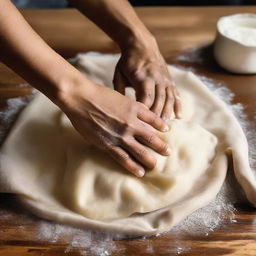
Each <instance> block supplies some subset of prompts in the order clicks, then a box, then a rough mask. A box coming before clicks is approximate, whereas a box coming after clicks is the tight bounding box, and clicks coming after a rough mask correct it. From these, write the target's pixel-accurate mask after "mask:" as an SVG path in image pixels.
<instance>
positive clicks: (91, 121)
mask: <svg viewBox="0 0 256 256" xmlns="http://www.w3.org/2000/svg"><path fill="white" fill-rule="evenodd" d="M68 88H69V89H68V90H69V91H68V92H66V93H64V95H63V96H62V97H61V98H62V99H61V106H60V107H61V108H62V109H63V111H64V112H65V113H66V114H67V116H68V117H69V119H70V120H71V122H72V124H73V126H74V127H75V129H76V130H77V131H78V132H79V133H80V134H81V135H82V136H83V137H84V138H85V139H86V140H87V141H89V142H90V143H91V144H92V145H94V146H96V147H98V148H100V149H102V150H106V151H107V153H109V154H110V155H111V156H112V157H113V158H114V159H115V160H116V161H117V162H119V164H121V165H122V166H123V167H124V168H125V169H127V170H128V171H130V172H132V173H133V174H135V175H137V176H138V177H141V176H143V175H144V173H145V168H149V169H152V168H153V167H154V166H155V164H156V159H155V158H154V157H153V156H152V155H151V154H150V153H149V152H148V151H147V150H146V148H145V146H144V145H147V146H148V147H150V148H152V149H153V150H155V151H156V152H158V153H160V154H163V155H169V152H170V149H169V147H168V144H167V143H165V142H164V141H163V140H161V139H160V138H159V137H158V136H157V135H156V129H157V130H160V131H167V130H168V126H167V125H166V124H165V122H164V121H163V120H162V119H161V118H160V117H158V116H157V115H155V114H154V113H153V112H152V111H150V110H148V109H147V108H146V107H145V105H143V104H142V103H139V102H136V101H134V100H131V99H129V98H128V97H126V96H123V95H122V94H120V93H118V92H116V91H114V90H111V89H109V88H107V87H104V86H100V85H97V84H93V83H92V82H88V81H87V80H86V79H84V81H82V82H81V81H80V83H79V84H78V85H76V86H68ZM71 88H72V89H71Z"/></svg>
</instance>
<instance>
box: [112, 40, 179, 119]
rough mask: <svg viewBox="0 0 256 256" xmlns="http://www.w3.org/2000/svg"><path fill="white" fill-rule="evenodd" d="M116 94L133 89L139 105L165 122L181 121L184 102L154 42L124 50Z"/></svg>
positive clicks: (115, 83) (116, 83)
mask: <svg viewBox="0 0 256 256" xmlns="http://www.w3.org/2000/svg"><path fill="white" fill-rule="evenodd" d="M113 84H114V88H115V90H117V91H118V92H120V93H122V94H125V87H133V88H134V90H135V92H136V98H137V100H138V101H140V102H142V103H144V104H145V105H146V106H147V107H148V108H149V109H150V110H152V111H153V112H154V113H155V114H157V115H158V116H160V117H162V119H164V120H168V119H173V118H175V117H176V118H180V117H181V101H180V96H179V92H178V90H177V88H176V85H175V83H174V81H173V79H172V77H171V75H170V73H169V71H168V68H167V65H166V63H165V60H164V58H163V56H162V55H161V53H160V51H159V49H158V46H157V43H156V41H155V40H153V41H150V42H147V43H146V44H136V43H134V44H132V46H129V47H126V48H125V49H122V52H121V58H120V59H119V61H118V63H117V66H116V69H115V74H114V78H113Z"/></svg>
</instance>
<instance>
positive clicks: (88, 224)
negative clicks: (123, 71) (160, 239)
mask: <svg viewBox="0 0 256 256" xmlns="http://www.w3.org/2000/svg"><path fill="white" fill-rule="evenodd" d="M117 60H118V56H117V55H84V54H81V55H78V56H77V58H76V59H75V61H74V65H75V66H76V67H77V68H79V69H80V70H81V71H82V72H85V73H86V74H87V75H88V76H90V78H91V79H93V80H94V81H95V82H97V83H100V84H104V85H107V86H111V84H112V83H111V81H112V74H113V72H114V67H115V64H116V62H117ZM169 69H170V72H171V73H172V76H173V77H174V80H175V82H176V84H177V86H178V88H179V91H180V93H181V98H182V102H183V119H181V120H173V121H171V122H170V126H171V131H170V132H168V133H159V135H160V136H163V138H164V139H165V140H166V141H168V142H169V143H170V145H171V147H172V149H173V150H172V154H171V155H170V156H169V157H165V156H161V155H159V154H157V153H155V152H152V151H151V152H152V153H153V154H154V155H155V156H156V157H157V166H156V168H155V169H154V170H151V171H148V172H147V173H146V175H145V177H143V178H137V177H135V176H133V175H132V174H130V173H128V172H127V171H125V170H123V168H121V167H120V166H119V165H118V164H117V163H115V162H114V161H113V160H112V159H111V158H110V157H108V155H107V154H106V153H103V152H101V151H99V150H97V149H95V148H93V147H91V146H90V145H88V144H87V143H86V141H84V139H83V138H82V137H81V136H80V135H79V134H78V133H77V132H76V131H75V129H74V128H73V127H72V125H71V124H70V121H69V120H68V119H67V117H66V116H65V115H64V114H63V113H62V112H61V111H60V109H59V108H58V107H57V106H55V105H54V104H53V103H52V102H51V101H49V100H48V99H47V98H46V97H45V96H43V95H42V94H38V95H37V96H36V97H35V99H34V100H33V101H32V102H31V103H30V104H29V105H28V106H27V107H26V108H25V110H24V111H23V112H22V113H21V115H20V116H19V118H18V121H17V122H16V124H15V125H14V127H13V129H12V131H11V132H10V134H9V135H8V137H7V139H6V141H5V143H4V145H3V146H2V149H1V159H0V163H1V169H0V188H1V192H3V193H15V194H17V195H18V197H19V199H20V200H21V201H22V202H23V204H24V205H25V206H26V207H28V209H30V211H32V212H33V213H34V214H36V215H38V216H40V217H43V218H46V219H50V220H56V221H58V222H62V223H67V224H72V225H76V226H79V227H80V228H86V229H97V230H102V231H110V232H118V233H122V234H128V235H150V234H155V233H158V232H163V231H166V230H168V229H170V228H171V227H172V226H173V225H175V224H177V223H178V222H179V221H180V220H182V219H183V218H184V217H186V216H187V215H188V214H190V213H191V212H193V211H195V210H197V209H198V208H201V207H203V206H205V205H206V204H208V203H209V202H210V201H211V200H212V199H214V197H215V196H216V194H217V193H218V191H219V190H220V188H221V186H222V184H223V181H224V179H225V176H226V171H227V167H228V161H227V155H226V154H227V152H232V154H233V163H234V171H235V175H236V177H237V180H238V182H239V183H240V184H241V186H242V188H243V189H244V191H245V193H246V195H247V198H248V200H249V201H250V202H251V203H252V204H253V205H254V206H255V205H256V181H255V177H254V175H253V172H252V170H251V169H250V166H249V163H248V147H247V141H246V138H245V136H244V133H243V131H242V129H241V127H240V125H239V123H238V122H237V120H236V119H235V117H234V116H233V115H232V114H231V113H230V111H229V110H228V109H227V107H226V106H225V104H224V103H223V102H221V101H220V100H219V99H217V98H216V97H215V96H214V95H213V94H212V93H211V92H210V91H209V90H208V89H207V88H206V87H205V86H204V85H203V84H202V82H201V81H200V80H199V79H198V78H197V77H196V76H195V75H193V74H192V73H191V72H186V71H182V70H179V69H176V68H174V67H171V66H169ZM128 93H129V94H130V95H132V94H133V93H132V92H131V91H130V92H128ZM131 97H132V96H131ZM148 150H150V149H148Z"/></svg>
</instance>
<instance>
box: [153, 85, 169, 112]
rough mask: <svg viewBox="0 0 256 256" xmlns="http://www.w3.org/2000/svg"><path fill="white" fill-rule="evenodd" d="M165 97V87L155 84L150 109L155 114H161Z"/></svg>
mask: <svg viewBox="0 0 256 256" xmlns="http://www.w3.org/2000/svg"><path fill="white" fill-rule="evenodd" d="M165 99H166V90H165V87H163V86H161V85H158V86H156V96H155V101H154V104H153V106H152V107H151V110H152V111H153V112H154V113H155V114H156V115H157V116H161V113H162V110H163V107H164V104H165Z"/></svg>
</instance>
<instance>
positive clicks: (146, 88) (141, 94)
mask: <svg viewBox="0 0 256 256" xmlns="http://www.w3.org/2000/svg"><path fill="white" fill-rule="evenodd" d="M134 89H135V91H136V96H137V101H139V102H141V103H143V104H144V105H146V106H147V107H148V108H150V107H151V106H152V105H153V103H154V99H155V82H154V81H153V80H149V79H148V80H145V81H143V82H141V84H135V87H134Z"/></svg>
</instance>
